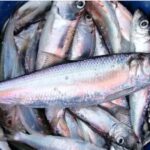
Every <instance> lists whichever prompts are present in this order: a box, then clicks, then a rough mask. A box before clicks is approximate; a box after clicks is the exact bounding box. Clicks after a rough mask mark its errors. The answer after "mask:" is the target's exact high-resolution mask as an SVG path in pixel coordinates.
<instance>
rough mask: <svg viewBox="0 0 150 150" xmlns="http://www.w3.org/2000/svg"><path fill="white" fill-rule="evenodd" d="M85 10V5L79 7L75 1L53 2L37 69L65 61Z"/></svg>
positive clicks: (41, 41) (42, 38)
mask: <svg viewBox="0 0 150 150" xmlns="http://www.w3.org/2000/svg"><path fill="white" fill-rule="evenodd" d="M83 2H84V1H83ZM71 8H72V9H71ZM83 10H84V5H83V7H81V8H79V9H78V4H77V3H76V2H75V1H71V2H69V1H65V2H61V1H57V2H55V4H53V7H52V9H51V11H50V12H49V15H48V18H47V21H46V23H45V26H44V29H43V31H42V35H41V38H40V43H39V50H38V57H37V62H36V69H37V70H39V69H42V68H46V67H48V66H50V65H51V66H53V65H55V64H58V63H60V62H63V61H64V59H65V58H66V55H67V53H68V50H69V48H70V46H71V42H72V40H73V36H74V33H75V30H76V26H77V23H78V21H79V18H80V16H81V15H80V14H81V13H82V12H83ZM56 35H59V36H56Z"/></svg>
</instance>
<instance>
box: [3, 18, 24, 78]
mask: <svg viewBox="0 0 150 150" xmlns="http://www.w3.org/2000/svg"><path fill="white" fill-rule="evenodd" d="M8 58H9V61H8V60H7V59H8ZM12 62H13V63H12ZM1 65H2V66H1V69H2V70H1V74H2V76H3V77H2V79H8V78H11V77H17V76H20V75H23V74H24V69H23V67H22V62H21V59H20V58H19V55H18V53H17V48H16V45H15V41H14V20H13V18H10V20H9V22H8V24H7V27H6V31H5V35H4V40H3V46H2V51H1Z"/></svg>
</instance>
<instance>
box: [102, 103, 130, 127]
mask: <svg viewBox="0 0 150 150" xmlns="http://www.w3.org/2000/svg"><path fill="white" fill-rule="evenodd" d="M99 107H100V108H101V109H102V108H103V109H104V110H106V111H108V112H109V113H111V114H112V115H113V116H114V117H115V118H116V119H117V120H119V121H120V122H122V123H124V124H126V125H128V126H129V127H131V123H130V117H129V109H126V108H125V107H122V106H118V105H116V104H114V103H113V101H112V102H109V103H102V104H101V105H100V106H99Z"/></svg>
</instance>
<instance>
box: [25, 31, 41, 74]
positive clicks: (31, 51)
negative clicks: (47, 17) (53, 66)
mask: <svg viewBox="0 0 150 150" xmlns="http://www.w3.org/2000/svg"><path fill="white" fill-rule="evenodd" d="M40 34H41V33H40V31H39V29H38V30H37V31H36V33H35V35H34V36H33V38H32V39H31V41H30V44H29V47H28V49H27V50H26V54H25V58H24V59H25V61H24V63H25V70H26V72H27V73H31V72H33V71H34V70H35V66H36V58H37V50H38V43H39V39H40Z"/></svg>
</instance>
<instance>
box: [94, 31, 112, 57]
mask: <svg viewBox="0 0 150 150" xmlns="http://www.w3.org/2000/svg"><path fill="white" fill-rule="evenodd" d="M95 37H96V41H95V51H94V54H93V56H102V55H107V54H109V50H108V49H107V47H106V45H105V43H104V39H103V37H102V35H101V34H100V33H99V32H98V30H97V29H96V30H95Z"/></svg>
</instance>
